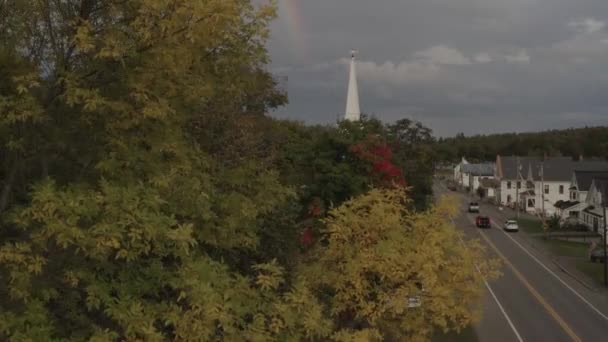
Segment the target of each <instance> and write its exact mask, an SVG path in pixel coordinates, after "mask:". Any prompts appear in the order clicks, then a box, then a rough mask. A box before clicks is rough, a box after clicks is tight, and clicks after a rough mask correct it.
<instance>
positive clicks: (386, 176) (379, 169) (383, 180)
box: [350, 135, 406, 187]
mask: <svg viewBox="0 0 608 342" xmlns="http://www.w3.org/2000/svg"><path fill="white" fill-rule="evenodd" d="M350 151H351V152H352V153H353V154H355V155H356V156H358V157H359V158H360V159H361V160H364V161H367V162H369V163H370V164H371V166H372V171H371V175H370V176H372V177H373V178H375V179H376V180H377V182H378V183H380V185H382V186H400V187H404V186H405V185H406V183H405V179H404V178H403V172H402V170H401V169H400V168H399V167H398V166H396V165H395V164H394V163H393V162H392V160H391V159H392V157H393V151H392V150H391V148H390V146H388V145H386V143H384V142H382V141H380V139H379V138H378V136H371V135H370V136H368V137H367V139H366V141H364V142H363V143H361V144H354V145H352V146H351V147H350Z"/></svg>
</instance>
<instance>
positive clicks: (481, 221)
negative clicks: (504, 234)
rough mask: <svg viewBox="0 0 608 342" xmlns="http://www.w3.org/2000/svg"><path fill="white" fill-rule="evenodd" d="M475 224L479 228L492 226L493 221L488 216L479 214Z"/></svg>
mask: <svg viewBox="0 0 608 342" xmlns="http://www.w3.org/2000/svg"><path fill="white" fill-rule="evenodd" d="M475 225H476V226H477V227H478V228H492V221H490V218H489V217H487V216H477V217H476V218H475Z"/></svg>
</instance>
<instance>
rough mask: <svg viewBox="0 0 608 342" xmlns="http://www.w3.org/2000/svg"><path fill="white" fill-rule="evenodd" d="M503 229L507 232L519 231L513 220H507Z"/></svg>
mask: <svg viewBox="0 0 608 342" xmlns="http://www.w3.org/2000/svg"><path fill="white" fill-rule="evenodd" d="M503 229H504V230H505V231H507V232H517V231H519V225H518V224H517V221H515V220H507V221H506V222H505V226H504V227H503Z"/></svg>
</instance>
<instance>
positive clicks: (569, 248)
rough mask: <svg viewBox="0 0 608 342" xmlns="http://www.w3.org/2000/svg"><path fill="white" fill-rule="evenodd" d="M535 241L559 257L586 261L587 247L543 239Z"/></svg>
mask: <svg viewBox="0 0 608 342" xmlns="http://www.w3.org/2000/svg"><path fill="white" fill-rule="evenodd" d="M537 240H538V241H541V242H542V243H543V244H545V245H546V246H547V247H548V248H549V250H550V251H551V253H553V254H555V255H559V256H566V257H572V258H583V259H586V258H587V253H588V251H589V246H588V245H587V244H584V243H580V242H571V241H563V240H556V239H543V238H537Z"/></svg>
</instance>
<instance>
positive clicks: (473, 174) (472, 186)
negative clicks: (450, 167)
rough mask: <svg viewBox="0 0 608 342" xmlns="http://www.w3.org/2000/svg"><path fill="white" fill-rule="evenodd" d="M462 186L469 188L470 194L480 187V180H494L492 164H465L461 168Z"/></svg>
mask: <svg viewBox="0 0 608 342" xmlns="http://www.w3.org/2000/svg"><path fill="white" fill-rule="evenodd" d="M462 175H463V186H465V187H468V188H469V192H470V193H475V192H476V191H477V189H478V188H479V187H480V186H481V179H482V178H494V164H492V163H483V164H467V165H463V167H462Z"/></svg>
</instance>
